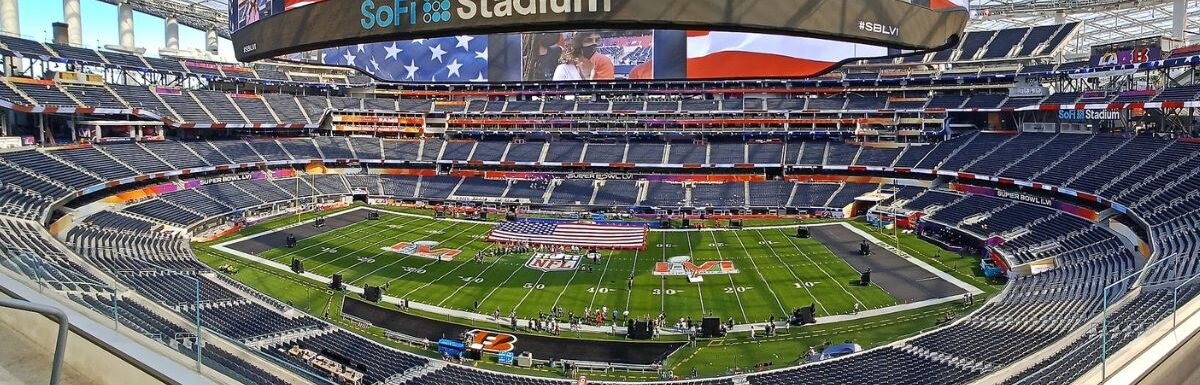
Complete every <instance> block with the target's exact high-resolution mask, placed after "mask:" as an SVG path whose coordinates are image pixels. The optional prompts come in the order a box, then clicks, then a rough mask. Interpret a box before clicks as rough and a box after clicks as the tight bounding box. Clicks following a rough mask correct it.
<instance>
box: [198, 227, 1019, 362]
mask: <svg viewBox="0 0 1200 385" xmlns="http://www.w3.org/2000/svg"><path fill="white" fill-rule="evenodd" d="M348 209H350V208H347V209H342V210H338V211H339V212H340V211H344V210H348ZM382 209H384V210H386V211H393V212H402V213H406V214H418V215H425V217H413V216H411V215H394V214H384V215H383V216H382V218H381V219H380V220H379V221H366V222H362V223H356V224H353V225H350V226H347V227H343V228H341V229H336V230H331V231H329V232H326V233H323V234H321V235H318V236H315V237H313V238H309V239H306V240H302V241H301V242H300V244H299V245H297V247H296V248H295V249H291V250H289V249H283V248H280V249H272V250H269V251H266V252H263V253H261V254H260V255H259V257H262V258H266V259H271V260H275V261H278V262H281V263H284V264H286V263H288V261H289V260H290V258H293V257H295V258H298V259H303V260H305V267H306V269H307V270H308V271H310V272H313V273H316V274H319V275H322V276H330V275H332V274H333V273H340V274H343V276H344V280H345V281H346V282H348V283H351V284H354V285H358V286H361V285H363V284H371V285H373V286H380V285H385V284H386V287H387V289H386V292H387V294H389V295H392V296H395V297H400V298H408V299H410V300H412V301H416V302H422V303H428V304H435V305H438V306H441V307H445V308H451V309H458V310H465V311H472V310H474V309H473V308H474V302H475V301H479V303H480V305H479V310H478V311H479V312H480V313H491V312H492V311H494V310H495V309H497V308H499V309H500V310H501V312H503V313H505V314H507V313H508V312H509V311H512V310H516V311H517V314H518V315H520V316H529V315H536V314H537V313H538V312H539V311H547V310H548V309H549V308H550V307H552V306H562V307H563V308H565V309H568V310H570V311H574V312H576V313H577V314H578V313H582V312H583V311H584V310H585V309H595V308H600V307H609V308H610V309H613V308H616V309H622V311H624V310H628V311H629V312H630V315H632V316H655V315H657V314H659V313H664V314H666V315H667V319H668V320H675V319H678V318H680V317H686V316H689V315H690V316H692V317H693V318H698V317H700V316H702V315H704V314H712V315H715V316H720V317H722V319H726V318H729V317H734V319H735V320H737V321H738V322H754V323H760V322H763V321H765V320H766V319H768V318H769V317H770V316H772V315H775V316H776V317H777V318H779V317H783V316H785V314H787V312H788V311H790V310H789V309H793V308H795V307H800V306H807V305H809V304H810V303H815V304H816V305H817V315H818V316H825V315H833V314H847V313H850V312H852V311H853V305H854V303H856V302H857V303H859V304H860V308H861V309H871V308H881V307H888V306H892V305H895V304H896V300H895V299H894V298H892V297H891V296H890V295H888V294H887V293H886V292H884V291H882V290H880V289H879V288H878V287H874V286H872V287H865V288H864V287H859V286H854V285H850V284H849V282H850V281H853V280H856V279H857V275H858V274H857V272H855V271H854V270H853V269H852V268H850V266H849V265H847V264H846V263H845V262H844V261H842V260H841V259H840V258H838V257H837V256H835V255H833V254H832V253H831V252H830V251H829V250H828V249H826V248H825V246H824V245H822V244H820V243H819V242H817V241H815V240H811V239H795V238H794V237H790V236H789V234H788V232H787V231H786V230H776V229H759V230H754V229H747V230H740V231H717V232H709V231H698V232H652V233H650V236H649V240H648V243H649V244H648V247H647V249H646V250H644V251H611V252H610V251H605V252H604V257H603V258H602V259H601V261H600V263H598V264H595V265H593V266H591V267H590V269H578V270H575V271H563V272H541V271H537V270H533V269H529V268H526V267H524V265H525V262H526V260H527V259H528V258H529V256H528V255H506V256H500V257H485V258H483V260H482V261H474V260H473V258H472V256H473V255H475V253H478V252H480V251H483V250H487V249H489V248H491V247H492V246H493V245H492V244H490V243H487V242H485V241H483V240H482V239H483V238H484V237H485V236H486V234H487V231H488V230H490V228H491V224H490V223H462V222H454V221H441V220H434V219H432V217H429V216H428V215H427V214H428V213H429V212H428V211H425V210H419V209H410V208H382ZM322 214H323V215H327V216H328V215H334V214H335V212H326V213H322ZM317 215H318V214H315V213H306V214H302V215H299V216H296V215H291V216H285V217H281V218H276V219H273V220H268V221H265V222H263V223H259V224H257V225H254V226H250V227H248V228H245V229H243V230H241V231H239V232H237V233H235V234H231V235H230V236H227V237H225V238H223V239H220V240H217V241H213V242H207V243H196V244H194V249H195V251H196V254H197V256H198V257H199V258H200V260H201V261H202V262H204V263H206V264H208V265H210V266H214V267H216V266H220V265H224V264H229V265H233V266H235V267H237V268H238V269H239V271H238V273H237V274H235V275H234V276H233V277H234V278H236V279H238V280H239V281H241V282H243V283H246V284H247V285H250V286H251V287H254V288H255V289H257V290H259V291H262V292H263V293H266V294H268V295H271V296H273V297H275V298H278V299H280V300H282V301H285V302H287V303H290V304H292V305H293V306H295V307H297V308H298V309H301V310H303V311H305V312H308V313H309V314H312V315H314V316H317V317H322V316H323V315H324V314H325V312H326V311H328V312H329V314H330V320H331V322H335V323H338V324H340V325H341V326H344V327H347V328H350V329H353V330H356V331H358V332H360V333H363V334H364V335H369V336H371V337H372V338H374V339H376V340H379V341H381V342H386V343H388V344H389V345H392V346H395V345H396V344H394V343H390V342H388V341H386V339H385V338H384V337H383V333H382V331H381V330H361V329H359V328H358V327H357V326H356V325H353V324H350V323H347V322H342V321H341V317H340V314H338V310H339V309H340V307H341V306H340V300H341V294H340V293H333V292H331V291H329V290H328V289H327V288H325V287H324V286H323V285H322V284H319V283H316V282H313V281H310V280H307V279H304V278H301V277H299V276H296V275H294V274H291V273H288V272H284V271H280V270H276V269H273V268H269V267H265V266H261V265H258V264H256V263H253V262H250V261H248V260H244V259H242V258H238V257H236V256H233V255H229V254H225V253H222V252H219V251H217V250H214V249H213V248H212V245H215V244H217V243H222V242H227V241H229V240H233V239H239V238H243V237H246V236H250V235H253V234H257V233H261V232H266V231H272V230H274V229H278V228H280V227H284V226H288V225H291V224H295V223H297V221H304V220H308V219H311V218H313V217H315V216H317ZM789 221H790V220H789ZM853 223H854V225H855V226H857V227H859V228H861V229H863V230H866V231H870V232H872V233H873V234H874V235H875V236H876V237H877V238H879V239H881V240H885V241H888V242H889V243H890V242H891V239H892V238H891V237H892V232H891V231H887V232H884V233H880V232H878V231H877V229H874V228H871V227H869V226H867V225H866V224H864V223H858V222H853ZM771 224H778V222H772V223H771ZM415 241H435V242H438V243H439V247H448V248H454V249H457V250H460V251H461V252H462V254H460V255H459V256H458V257H457V258H456V259H455V260H453V261H449V262H439V261H436V260H432V259H425V258H419V257H411V256H403V255H400V254H396V253H394V252H391V251H385V250H383V248H384V247H386V246H391V245H393V244H396V243H398V242H415ZM900 249H901V250H903V251H905V252H907V253H908V254H911V255H913V256H914V257H916V258H919V259H921V260H923V261H925V262H927V263H929V264H931V265H933V266H935V267H938V268H940V269H943V270H946V271H948V272H950V273H951V274H953V275H954V276H955V277H957V278H959V279H961V280H963V281H965V282H968V283H970V284H973V285H976V286H977V287H979V288H981V289H983V290H984V291H985V292H986V293H987V295H988V296H990V295H992V294H994V293H995V292H997V291H999V290H1000V289H1001V287H1000V286H997V285H991V284H989V283H988V282H987V281H986V280H985V279H984V278H982V277H981V273H980V272H979V271H978V262H977V259H976V258H973V257H962V256H959V255H956V254H953V253H950V252H946V251H941V252H940V253H939V252H938V251H937V250H938V249H937V247H936V246H934V245H932V244H929V243H926V242H923V241H921V240H920V239H919V238H917V237H916V236H913V235H908V234H901V237H900ZM298 250H303V251H298ZM939 254H940V256H938V255H939ZM682 255H687V256H692V257H693V260H695V261H697V262H703V261H709V260H727V261H732V262H733V263H734V265H735V266H736V267H737V268H738V269H739V270H740V272H739V273H737V274H731V275H712V276H706V277H705V282H703V283H700V284H693V283H688V282H687V280H686V279H685V278H684V277H667V278H666V279H662V278H661V277H658V276H654V275H653V274H651V271H652V270H653V268H654V264H655V263H657V262H661V261H665V260H666V259H669V258H671V257H674V256H682ZM631 276H632V277H633V285H632V288H630V287H629V278H630V277H631ZM967 310H969V309H959V307H958V306H957V305H953V304H946V305H938V306H930V307H926V308H921V309H915V310H909V311H904V312H899V313H893V314H889V315H885V316H878V317H871V318H864V319H859V320H855V321H848V322H839V323H831V324H818V325H809V326H806V327H803V328H794V329H790V330H783V329H781V330H780V335H778V336H777V337H774V338H761V336H759V337H760V338H757V339H751V338H749V335H748V334H747V335H733V336H730V337H727V338H725V339H721V340H713V341H701V342H700V343H698V344H697V345H695V346H688V347H685V348H683V349H681V350H679V351H678V352H676V353H675V354H674V355H672V356H671V357H669V359H668V361H667V362H666V363H665V366H666V368H667V369H668V370H672V371H673V372H674V373H675V374H677V375H681V376H686V375H689V374H690V373H691V372H692V370H693V369H695V373H697V374H698V375H700V376H704V377H710V376H716V375H722V374H726V373H728V372H729V371H731V370H734V369H737V368H740V369H742V370H748V369H752V368H753V367H754V365H755V364H756V363H762V362H771V363H772V364H773V365H772V366H771V367H769V368H779V367H786V366H792V365H796V364H799V363H800V361H799V359H800V356H801V355H802V354H804V353H806V352H807V351H808V348H809V347H810V346H819V345H821V344H823V343H824V342H829V341H832V342H833V343H838V342H842V341H845V340H852V341H854V342H856V343H859V344H861V345H863V346H864V347H865V348H870V347H874V346H879V345H882V344H886V343H889V342H892V341H895V340H898V339H901V338H904V337H907V336H911V335H915V334H917V333H919V332H921V331H923V330H928V329H930V328H933V327H934V325H935V322H936V321H937V320H939V319H941V317H943V315H944V314H945V313H946V312H947V311H953V312H964V311H967ZM610 312H611V310H610ZM414 314H417V315H421V316H425V317H428V318H433V319H440V320H444V321H448V322H457V323H461V324H466V325H469V326H481V327H491V328H495V325H487V324H482V323H477V322H472V321H467V320H462V319H456V318H452V317H448V316H445V315H441V314H431V313H422V312H414ZM563 335H564V337H568V338H581V339H613V338H620V337H614V336H608V335H603V334H596V333H571V332H568V331H565V330H564V332H563ZM668 338H670V339H676V338H679V337H668ZM405 349H406V350H410V351H412V350H413V349H410V348H405ZM420 353H422V354H424V355H427V356H428V355H430V352H420ZM735 357H736V358H735ZM480 365H482V366H484V367H487V368H489V369H495V370H503V371H506V372H515V373H521V374H532V375H543V376H560V375H561V373H560V372H555V371H551V370H519V369H518V368H512V367H500V366H498V365H494V364H489V363H481V364H480ZM589 378H593V379H597V380H604V379H608V380H633V381H636V380H652V379H656V378H654V377H653V376H651V375H648V374H629V375H627V376H626V375H612V374H608V375H606V374H599V373H597V374H593V375H589Z"/></svg>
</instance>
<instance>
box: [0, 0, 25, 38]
mask: <svg viewBox="0 0 1200 385" xmlns="http://www.w3.org/2000/svg"><path fill="white" fill-rule="evenodd" d="M17 9H18V8H17V0H0V32H3V33H4V34H6V35H13V36H19V35H21V18H20V17H18V15H19V14H20V13H19V12H17Z"/></svg>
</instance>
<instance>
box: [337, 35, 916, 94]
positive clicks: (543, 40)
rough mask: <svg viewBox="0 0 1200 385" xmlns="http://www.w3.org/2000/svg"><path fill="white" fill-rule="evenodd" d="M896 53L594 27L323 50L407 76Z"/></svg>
mask: <svg viewBox="0 0 1200 385" xmlns="http://www.w3.org/2000/svg"><path fill="white" fill-rule="evenodd" d="M888 51H889V50H888V48H886V47H881V46H876V45H867V44H857V43H849V42H841V41H831V40H824V39H815V38H805V37H794V36H781V35H767V34H754V33H742V32H721V31H671V30H657V31H656V30H586V31H568V32H532V33H514V34H497V35H463V36H451V37H441V38H432V39H420V40H406V41H396V42H384V43H370V44H356V45H351V46H344V47H334V48H327V49H323V50H321V53H320V60H321V63H322V64H327V65H337V66H351V67H355V68H358V69H360V70H362V71H364V72H367V73H370V74H372V75H375V76H376V77H378V78H380V79H383V80H389V81H398V82H448V83H458V82H463V83H466V82H546V81H608V80H652V79H657V80H676V79H742V78H755V79H763V78H802V77H809V76H814V75H818V74H821V73H823V72H826V71H828V70H830V69H832V68H834V67H836V66H837V64H838V63H840V62H842V61H845V60H849V59H852V58H859V57H875V56H884V55H887V54H888V53H889V52H888ZM893 51H894V50H893Z"/></svg>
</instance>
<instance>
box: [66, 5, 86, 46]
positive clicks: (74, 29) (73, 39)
mask: <svg viewBox="0 0 1200 385" xmlns="http://www.w3.org/2000/svg"><path fill="white" fill-rule="evenodd" d="M81 12H82V11H80V8H79V0H63V20H64V21H66V22H67V43H69V44H71V45H74V46H80V45H83V24H82V22H80V19H81V18H82V16H81V15H82V13H81Z"/></svg>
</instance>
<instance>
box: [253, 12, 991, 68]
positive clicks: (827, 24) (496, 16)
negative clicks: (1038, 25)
mask: <svg viewBox="0 0 1200 385" xmlns="http://www.w3.org/2000/svg"><path fill="white" fill-rule="evenodd" d="M230 4H231V5H230V7H231V9H230V15H231V17H230V20H231V29H232V30H233V31H234V32H233V43H234V47H235V53H236V56H237V59H238V60H240V61H243V62H250V61H255V60H260V59H265V58H269V57H274V56H278V55H283V54H287V53H294V52H300V51H307V50H313V49H319V48H325V47H334V46H342V45H349V44H362V43H370V42H381V41H396V40H409V39H422V38H432V37H441V36H452V35H467V34H491V33H513V32H533V31H561V30H579V29H665V30H695V29H700V30H713V31H737V32H754V33H767V34H779V35H792V36H806V37H817V38H828V39H832V40H843V41H852V42H856V43H863V44H872V45H880V46H886V47H893V48H903V49H935V48H939V47H941V46H943V45H946V44H947V43H948V42H953V41H956V37H957V36H959V35H960V34H961V33H962V31H963V29H964V28H965V26H966V23H967V19H968V14H967V11H966V9H965V8H963V7H961V6H959V5H958V4H957V3H956V2H954V1H950V0H911V1H901V0H653V1H646V0H315V1H314V0H310V1H298V0H238V1H234V2H230Z"/></svg>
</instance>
